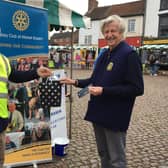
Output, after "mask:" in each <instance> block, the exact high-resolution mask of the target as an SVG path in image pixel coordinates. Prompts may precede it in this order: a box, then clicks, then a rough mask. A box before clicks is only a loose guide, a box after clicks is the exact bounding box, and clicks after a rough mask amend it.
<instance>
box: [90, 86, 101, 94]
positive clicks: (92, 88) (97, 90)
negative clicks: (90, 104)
mask: <svg viewBox="0 0 168 168" xmlns="http://www.w3.org/2000/svg"><path fill="white" fill-rule="evenodd" d="M88 88H89V93H90V94H92V95H94V96H98V95H101V94H102V93H103V87H99V86H89V87H88Z"/></svg>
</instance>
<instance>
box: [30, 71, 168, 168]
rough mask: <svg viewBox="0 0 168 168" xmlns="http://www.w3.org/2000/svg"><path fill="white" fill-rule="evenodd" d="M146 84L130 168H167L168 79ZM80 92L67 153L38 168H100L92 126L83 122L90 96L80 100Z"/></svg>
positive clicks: (135, 118)
mask: <svg viewBox="0 0 168 168" xmlns="http://www.w3.org/2000/svg"><path fill="white" fill-rule="evenodd" d="M90 73H91V71H89V70H74V71H73V77H74V78H80V77H87V76H89V74H90ZM144 83H145V94H144V96H141V97H138V98H137V101H136V103H135V107H134V111H133V115H132V119H131V124H130V127H129V130H128V136H127V149H126V154H127V160H128V168H168V77H167V76H157V77H151V76H148V75H145V76H144ZM78 90H79V89H78V88H74V87H73V105H72V134H71V135H72V139H71V140H70V144H69V146H68V149H67V153H68V154H67V155H66V156H65V157H63V158H58V157H54V159H53V162H51V163H45V164H38V168H46V167H48V168H100V160H99V157H98V154H97V149H96V144H95V138H94V134H93V130H92V125H91V123H89V122H87V121H84V120H83V117H84V115H85V111H86V108H87V100H88V96H85V97H83V98H81V99H79V98H78V97H77V95H76V92H77V91H78ZM68 112H69V110H67V120H68V119H69V113H68ZM67 122H68V123H69V121H67ZM30 167H32V166H27V168H30Z"/></svg>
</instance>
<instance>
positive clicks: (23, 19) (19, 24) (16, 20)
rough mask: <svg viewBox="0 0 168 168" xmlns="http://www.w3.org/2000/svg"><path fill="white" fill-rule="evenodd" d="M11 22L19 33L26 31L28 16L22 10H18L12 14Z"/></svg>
mask: <svg viewBox="0 0 168 168" xmlns="http://www.w3.org/2000/svg"><path fill="white" fill-rule="evenodd" d="M12 21H13V25H14V27H15V28H16V29H17V30H20V31H24V30H26V29H27V28H28V26H29V16H28V14H27V13H26V12H24V11H22V10H18V11H16V12H15V13H14V15H13V18H12Z"/></svg>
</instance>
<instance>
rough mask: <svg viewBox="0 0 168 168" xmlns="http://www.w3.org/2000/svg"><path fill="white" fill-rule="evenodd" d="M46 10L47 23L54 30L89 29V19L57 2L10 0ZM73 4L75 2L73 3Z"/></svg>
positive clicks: (56, 0)
mask: <svg viewBox="0 0 168 168" xmlns="http://www.w3.org/2000/svg"><path fill="white" fill-rule="evenodd" d="M11 1H15V2H20V3H25V4H28V5H31V6H38V7H43V8H46V9H48V22H49V24H50V25H51V28H53V27H55V28H56V30H58V29H59V28H60V26H63V27H76V28H90V25H91V24H90V18H88V17H86V16H82V15H80V14H79V13H77V12H75V11H73V10H71V9H70V8H68V7H67V6H65V5H64V4H62V3H60V2H59V1H58V0H38V1H37V0H11ZM74 3H75V2H74Z"/></svg>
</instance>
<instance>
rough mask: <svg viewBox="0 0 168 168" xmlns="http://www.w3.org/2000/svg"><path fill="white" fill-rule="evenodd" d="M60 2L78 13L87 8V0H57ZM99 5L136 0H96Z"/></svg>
mask: <svg viewBox="0 0 168 168" xmlns="http://www.w3.org/2000/svg"><path fill="white" fill-rule="evenodd" d="M59 1H60V2H61V3H63V4H64V5H66V6H67V7H69V8H70V9H72V10H74V11H76V12H78V13H80V14H82V15H83V14H85V13H86V12H87V10H88V0H59ZM97 1H98V2H99V6H108V5H112V4H120V3H125V2H132V1H138V0H97Z"/></svg>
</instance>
